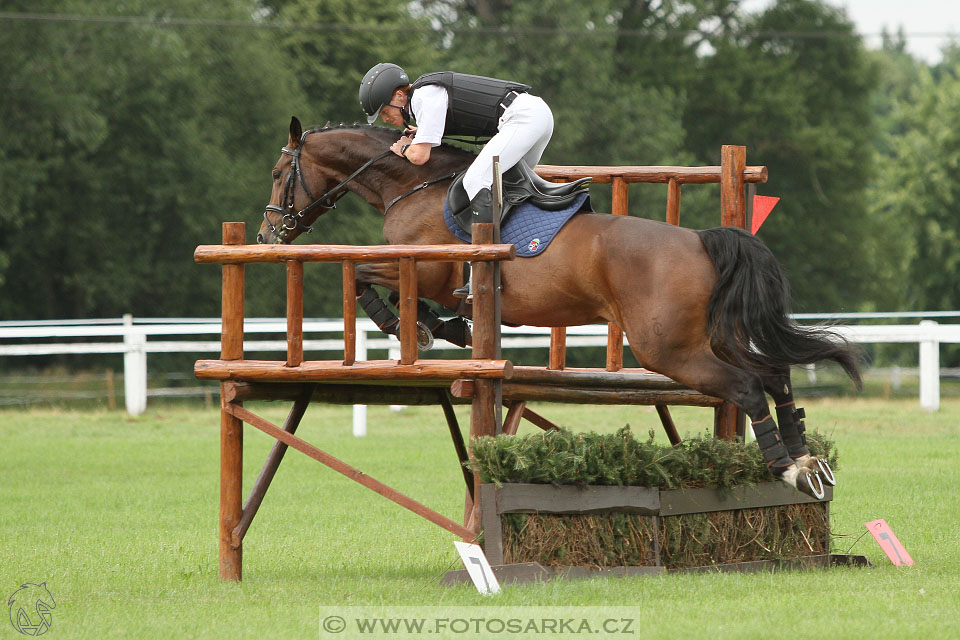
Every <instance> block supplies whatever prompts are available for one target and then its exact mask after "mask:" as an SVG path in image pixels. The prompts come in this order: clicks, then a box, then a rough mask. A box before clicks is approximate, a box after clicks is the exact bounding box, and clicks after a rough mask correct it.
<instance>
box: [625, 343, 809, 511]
mask: <svg viewBox="0 0 960 640" xmlns="http://www.w3.org/2000/svg"><path fill="white" fill-rule="evenodd" d="M628 339H629V335H628ZM633 344H634V342H633V341H632V340H631V345H633ZM638 344H639V343H638ZM634 353H635V355H636V356H637V358H638V360H640V362H641V363H644V364H645V365H646V366H648V367H650V368H652V369H653V370H655V371H658V372H660V373H662V374H664V375H666V376H669V377H671V378H673V379H674V380H676V381H677V382H680V383H682V384H685V385H687V386H689V387H691V388H693V389H696V390H698V391H700V392H702V393H705V394H709V395H713V396H718V397H720V398H723V399H724V400H728V401H730V402H732V403H734V404H735V405H737V406H738V407H740V408H741V409H743V410H744V411H745V412H746V413H747V415H748V416H749V417H750V423H751V427H752V428H753V433H754V435H755V436H756V439H757V444H758V445H759V446H760V452H761V454H762V455H763V461H764V462H765V463H766V465H767V468H768V469H770V472H771V473H772V474H773V475H774V476H775V477H777V478H779V479H780V480H782V481H784V482H786V483H787V484H789V485H790V486H792V487H796V488H797V489H799V490H800V491H802V492H803V493H806V494H807V495H811V496H814V497H818V498H819V497H822V495H823V487H822V485H821V483H820V480H819V476H817V475H816V474H815V473H811V472H809V471H808V470H806V469H801V468H800V467H798V466H797V464H796V463H795V462H794V460H793V458H791V457H790V454H789V452H788V450H787V447H786V446H785V444H784V442H783V439H782V438H781V434H780V431H779V429H777V424H776V422H775V421H774V419H773V416H772V415H770V408H769V405H768V404H767V397H766V395H764V382H763V379H762V378H761V377H760V376H759V375H757V374H755V373H752V372H750V371H747V370H746V369H741V368H739V367H736V366H734V365H732V364H730V363H728V362H724V361H723V360H720V358H718V357H717V356H716V355H715V354H714V353H713V352H711V351H708V350H706V349H698V350H691V351H687V352H681V351H676V350H663V351H661V352H660V353H659V354H658V355H659V356H660V357H658V358H657V360H658V361H657V362H650V361H649V359H647V358H644V355H645V354H642V353H637V352H636V351H635V352H634Z"/></svg>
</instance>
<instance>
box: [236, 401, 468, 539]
mask: <svg viewBox="0 0 960 640" xmlns="http://www.w3.org/2000/svg"><path fill="white" fill-rule="evenodd" d="M223 410H224V411H226V412H227V413H229V414H230V415H232V416H234V417H235V418H237V419H239V420H243V421H244V422H246V423H247V424H249V425H251V426H254V427H256V428H257V429H260V430H261V431H263V432H264V433H266V434H267V435H268V436H271V437H273V438H276V439H277V440H279V441H280V442H283V443H284V444H286V445H288V446H291V447H293V448H294V449H296V450H297V451H299V452H300V453H304V454H306V455H308V456H309V457H311V458H313V459H314V460H316V461H317V462H320V463H323V464H325V465H326V466H328V467H330V468H331V469H333V470H334V471H337V472H339V473H342V474H343V475H345V476H347V477H348V478H350V479H351V480H354V481H355V482H358V483H359V484H362V485H363V486H365V487H367V488H368V489H371V490H373V491H375V492H376V493H379V494H380V495H382V496H383V497H384V498H387V499H388V500H391V501H393V502H396V503H397V504H399V505H400V506H401V507H405V508H407V509H409V510H410V511H413V512H414V513H415V514H417V515H418V516H420V517H422V518H425V519H427V520H429V521H430V522H432V523H434V524H435V525H437V526H439V527H441V528H443V529H446V530H447V531H449V532H450V533H452V534H454V535H457V536H460V537H461V538H463V539H464V540H466V541H473V540H474V539H476V537H477V534H476V533H475V532H473V531H471V530H469V529H467V528H466V527H464V526H463V525H460V524H457V523H456V522H454V521H453V520H451V519H450V518H448V517H446V516H444V515H442V514H440V513H437V512H436V511H434V510H433V509H431V508H429V507H427V506H425V505H423V504H420V503H419V502H417V501H416V500H414V499H413V498H410V497H409V496H406V495H404V494H402V493H400V492H399V491H397V490H396V489H393V488H392V487H389V486H387V485H385V484H383V483H382V482H380V481H379V480H374V479H373V478H371V477H370V476H368V475H367V474H365V473H363V472H362V471H360V470H359V469H355V468H354V467H351V466H350V465H348V464H347V463H345V462H343V461H342V460H340V459H338V458H335V457H333V456H332V455H330V454H329V453H327V452H326V451H323V450H321V449H318V448H317V447H315V446H313V445H312V444H310V443H309V442H306V441H304V440H301V439H300V438H298V437H296V436H295V435H293V434H291V433H287V432H286V431H284V430H283V429H281V428H280V427H278V426H276V425H274V424H272V423H270V422H269V421H267V420H264V419H263V418H261V417H260V416H258V415H256V414H254V413H251V412H250V411H247V410H246V409H244V408H243V407H241V406H239V405H236V404H233V403H224V405H223Z"/></svg>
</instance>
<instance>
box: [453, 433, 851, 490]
mask: <svg viewBox="0 0 960 640" xmlns="http://www.w3.org/2000/svg"><path fill="white" fill-rule="evenodd" d="M653 438H654V436H653V432H652V431H651V432H650V434H649V438H648V439H647V440H643V441H641V440H638V439H637V438H635V437H634V436H633V433H632V432H631V430H630V427H629V425H628V426H625V427H623V428H622V429H620V430H618V431H617V432H616V433H612V434H598V433H592V432H591V433H574V432H572V431H568V430H566V429H561V430H559V431H545V432H543V433H535V434H532V435H528V436H506V435H500V436H497V437H495V438H494V437H489V436H488V437H483V438H477V439H476V440H474V441H473V444H472V451H473V456H474V460H472V461H471V462H470V463H468V466H469V468H470V469H471V470H472V471H474V472H476V473H479V474H480V477H481V480H482V481H483V482H495V483H497V484H504V483H510V482H521V483H531V484H553V485H576V486H586V485H611V486H640V487H662V488H665V489H678V488H700V487H732V486H737V485H742V484H756V483H758V482H768V481H770V479H771V476H770V472H769V471H768V470H767V467H766V465H764V463H763V458H762V457H761V455H760V449H759V448H758V447H757V445H756V443H755V442H751V443H748V444H744V443H741V442H731V441H727V440H718V439H716V438H714V437H712V436H709V435H708V436H702V435H701V436H697V437H695V438H691V439H688V440H684V441H683V442H682V443H681V444H680V445H678V446H676V447H671V446H665V445H660V444H657V443H655V442H654V439H653ZM807 441H808V446H809V448H810V451H811V452H812V453H813V454H814V455H818V456H822V457H825V458H827V459H828V461H829V462H830V464H831V466H832V467H834V468H836V462H837V458H836V452H835V451H834V448H835V447H834V444H833V441H832V440H830V439H828V438H826V437H824V436H822V435H820V434H818V433H815V432H814V433H810V432H808V434H807Z"/></svg>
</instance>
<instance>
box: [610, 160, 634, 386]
mask: <svg viewBox="0 0 960 640" xmlns="http://www.w3.org/2000/svg"><path fill="white" fill-rule="evenodd" d="M611 182H612V185H611V186H612V188H613V202H612V206H611V210H612V213H613V214H614V215H617V216H625V215H627V213H628V206H629V200H630V185H629V184H628V183H627V181H626V180H625V179H624V178H623V176H614V177H613V179H612V181H611ZM606 368H607V371H620V369H623V331H621V330H620V327H618V326H617V325H616V324H615V323H613V322H610V323H607V367H606Z"/></svg>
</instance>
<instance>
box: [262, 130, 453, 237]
mask: <svg viewBox="0 0 960 640" xmlns="http://www.w3.org/2000/svg"><path fill="white" fill-rule="evenodd" d="M316 132H317V130H316V129H311V130H309V131H304V132H303V134H302V135H301V136H300V143H299V144H298V145H297V147H296V148H294V149H288V148H287V147H283V148H282V149H280V151H281V152H282V153H283V154H284V155H288V156H290V158H291V161H290V171H289V172H288V173H287V180H286V182H285V183H284V185H283V198H282V199H281V200H280V206H276V205H272V204H268V205H267V206H266V207H265V208H264V212H263V220H264V222H265V224H266V225H267V229H269V230H270V233H272V234H273V237H275V238H277V239H278V240H281V241H283V240H285V237H286V235H287V234H288V233H289V232H290V231H293V230H294V229H296V230H297V231H299V232H300V233H310V232H311V231H313V228H312V227H311V226H310V225H308V224H305V223H304V222H303V216H304V214H306V213H307V212H309V211H312V210H313V209H315V208H316V207H323V208H324V209H326V210H327V211H329V210H330V209H336V207H337V201H338V200H340V198H342V197H343V196H345V195H347V191H346V189H345V187H346V186H347V185H348V184H349V183H350V182H351V181H352V180H353V179H354V178H356V177H357V176H359V175H360V174H361V173H363V172H364V171H366V170H367V169H369V168H370V166H371V165H372V164H373V163H375V162H378V161H379V160H382V159H383V158H385V157H387V156H389V155H393V152H392V151H390V149H387V150H386V151H384V152H383V153H381V154H379V155H377V156H374V157H373V158H371V159H370V160H367V161H366V162H364V163H363V165H362V166H361V167H360V168H359V169H357V170H356V171H354V172H353V173H351V174H350V175H349V176H347V177H346V178H344V180H343V181H341V182H340V184H338V185H337V186H335V187H333V188H332V189H330V190H328V191H327V192H326V193H324V194H323V195H322V196H320V197H319V198H315V197H314V195H313V193H312V192H311V191H310V188H309V187H308V186H307V182H306V179H304V177H303V171H302V170H301V169H300V150H301V149H303V144H304V142H305V141H306V139H307V136H308V135H310V134H311V133H316ZM458 173H459V172H457V171H455V172H453V173H450V174H447V175H444V176H440V177H439V178H434V179H433V180H427V181H426V182H423V183H421V184H419V185H417V186H415V187H414V188H412V189H410V190H409V191H407V192H406V193H404V194H402V195H399V196H397V197H396V198H394V199H393V200H391V201H390V202H389V203H388V204H387V205H386V207H384V210H383V215H387V212H388V211H389V210H390V207H392V206H393V205H395V204H397V202H399V201H400V200H403V199H404V198H406V197H407V196H410V195H413V194H414V193H416V192H418V191H420V190H421V189H425V188H427V187H429V186H431V185H434V184H436V183H438V182H443V181H444V180H451V179H453V178H455V177H456V176H457V174H458ZM298 182H299V183H300V186H301V187H302V188H303V191H304V192H305V193H306V194H307V198H309V199H310V200H311V202H310V204H308V205H307V206H306V207H304V208H303V209H301V210H300V211H297V208H296V207H295V206H294V204H293V201H294V190H295V189H296V188H297V183H298ZM331 198H333V199H332V200H331ZM271 211H273V212H275V213H279V214H280V216H281V217H280V224H279V225H278V226H279V228H278V226H275V225H274V224H273V223H272V222H270V217H269V216H268V215H267V214H268V213H269V212H271Z"/></svg>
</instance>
